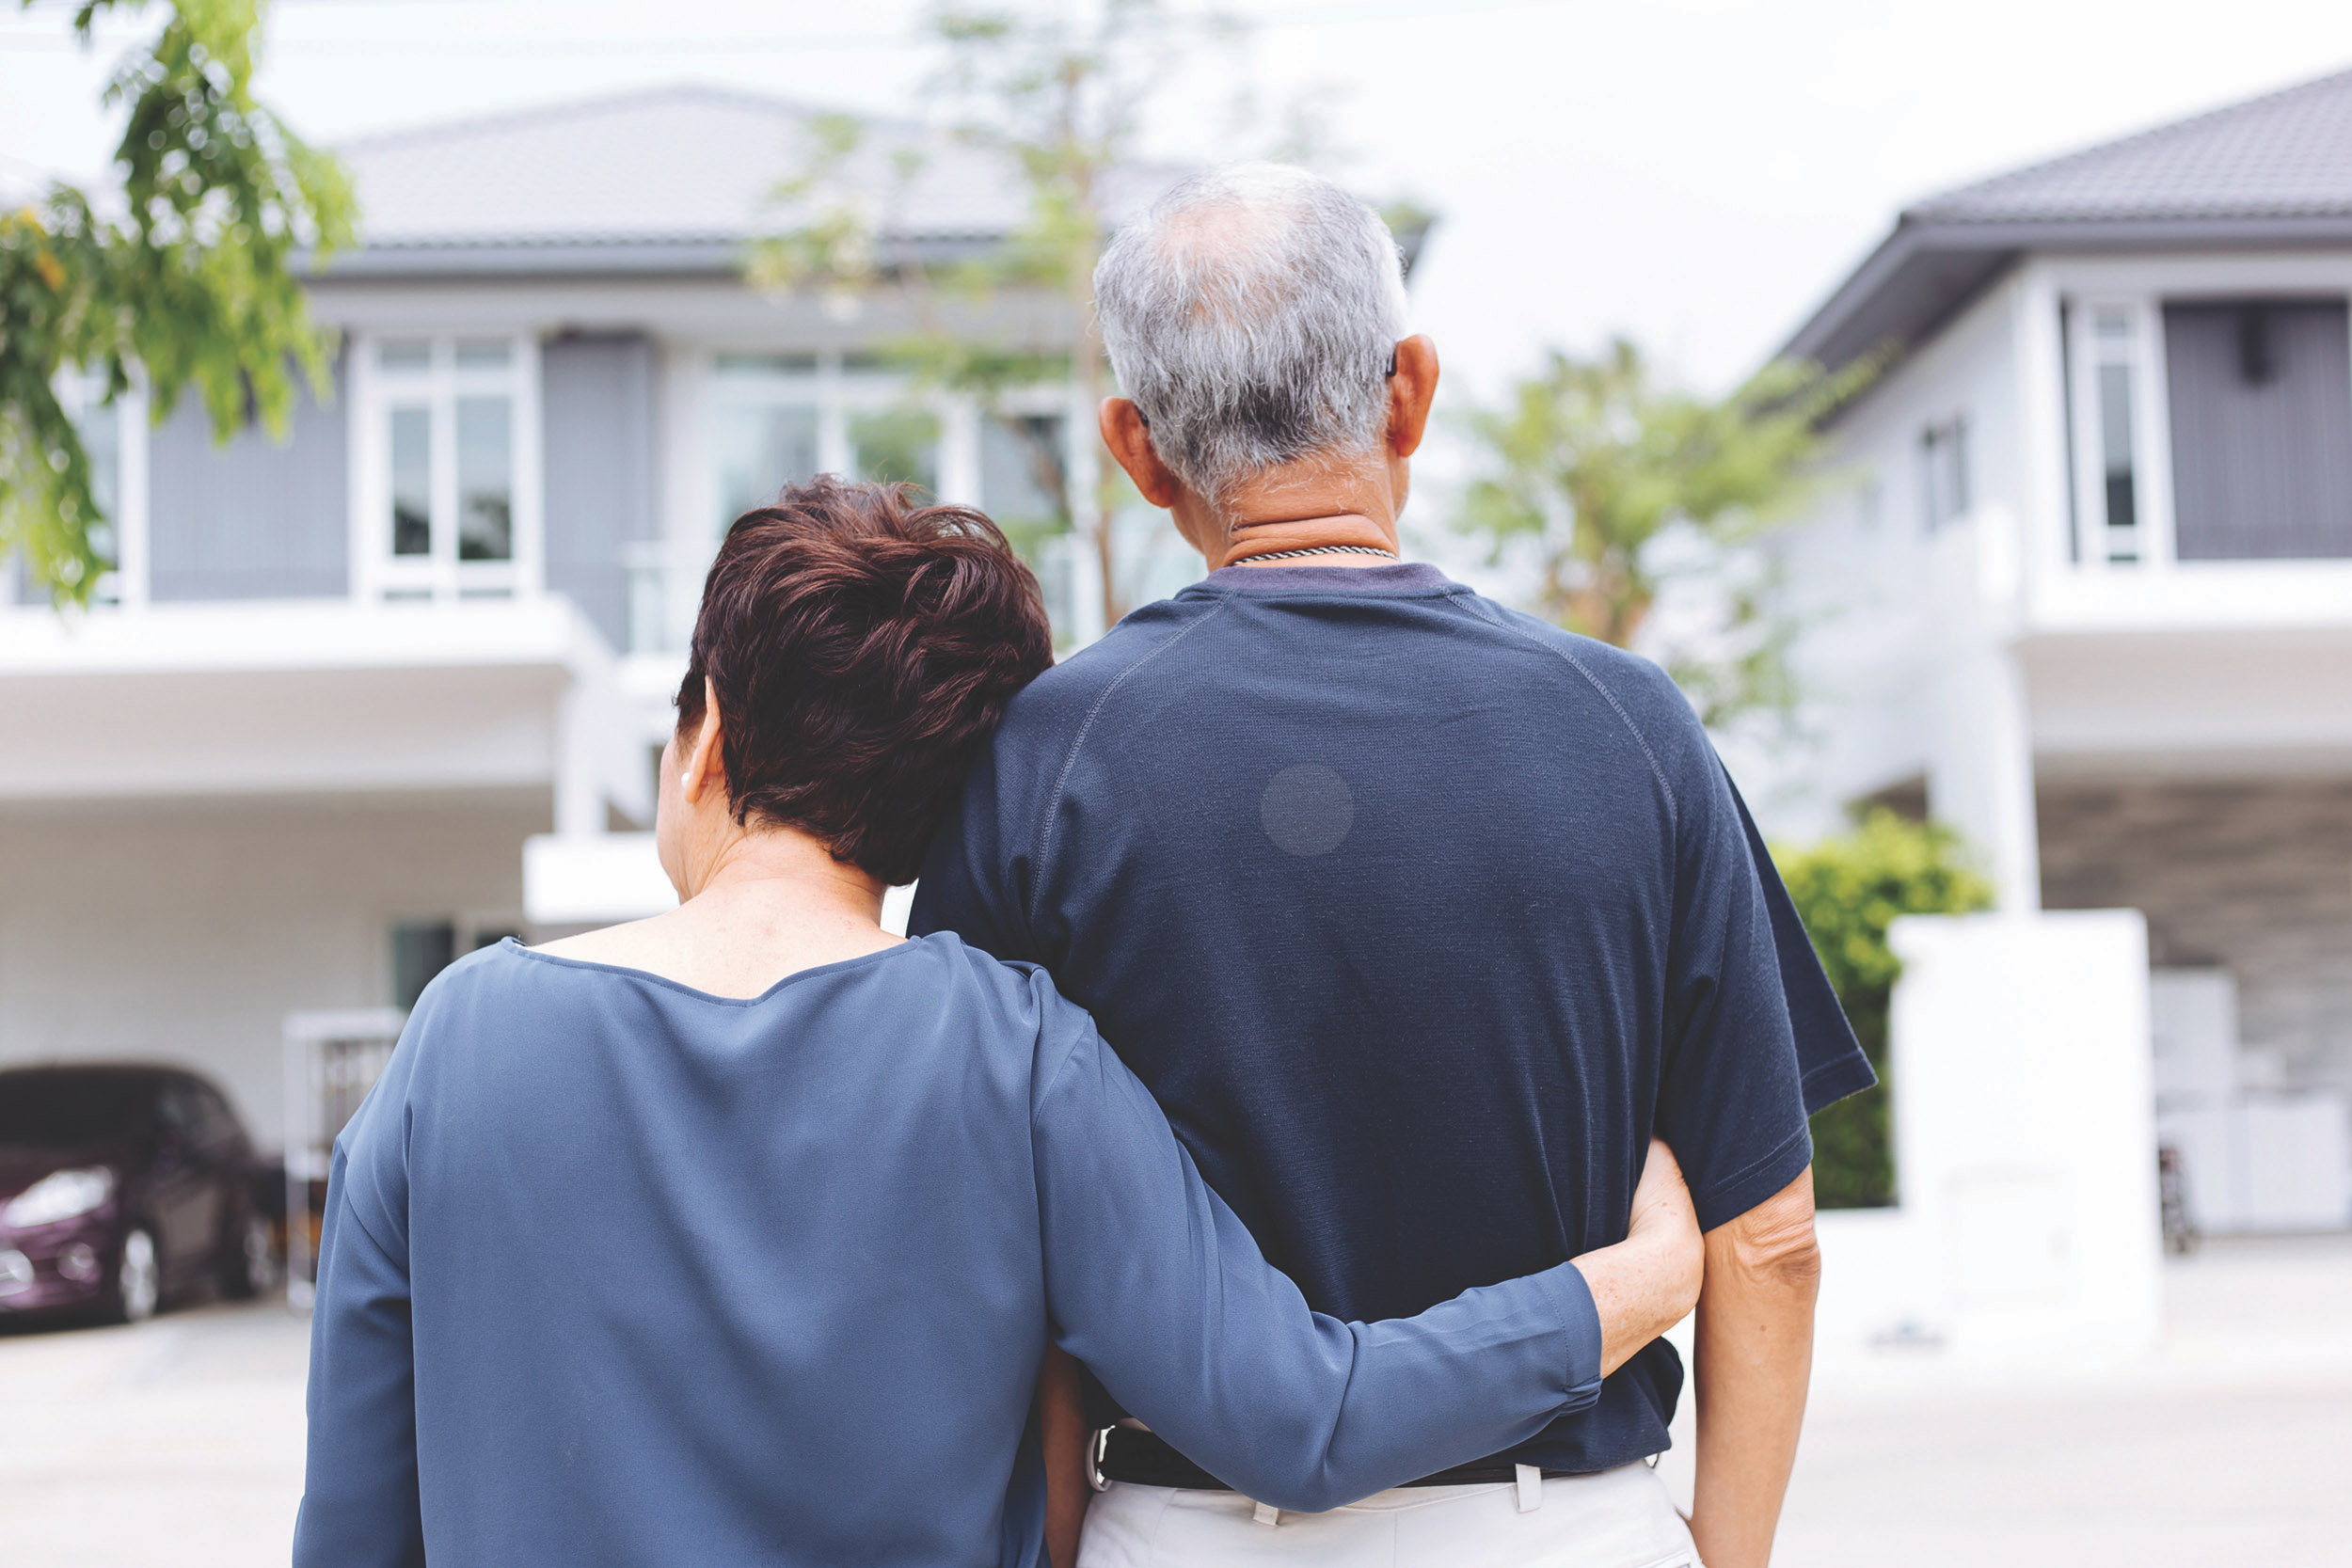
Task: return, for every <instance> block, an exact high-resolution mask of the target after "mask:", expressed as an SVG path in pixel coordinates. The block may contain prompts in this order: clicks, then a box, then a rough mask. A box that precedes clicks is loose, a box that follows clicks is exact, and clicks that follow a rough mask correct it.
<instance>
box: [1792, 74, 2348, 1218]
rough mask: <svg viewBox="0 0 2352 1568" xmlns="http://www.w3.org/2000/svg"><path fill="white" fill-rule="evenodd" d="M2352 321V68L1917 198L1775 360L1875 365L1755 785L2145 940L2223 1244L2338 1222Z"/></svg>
mask: <svg viewBox="0 0 2352 1568" xmlns="http://www.w3.org/2000/svg"><path fill="white" fill-rule="evenodd" d="M2348 299H2352V73H2346V74H2342V75H2336V76H2331V77H2328V78H2326V79H2323V80H2320V81H2315V82H2312V83H2309V84H2307V85H2304V86H2301V87H2294V88H2291V89H2289V90H2286V91H2283V92H2279V93H2276V94H2273V95H2270V96H2268V97H2265V98H2261V99H2257V100H2254V101H2252V102H2249V103H2238V104H2234V105H2233V106H2230V107H2227V108H2223V109H2220V110H2217V111H2216V112H2213V113H2210V114H2206V115H2202V116H2200V117H2198V118H2196V119H2188V120H2185V121H2182V122H2181V123H2178V124H2173V125H2167V126H2164V127H2161V128H2159V129H2156V130H2153V131H2149V132H2146V133H2144V134H2142V135H2135V136H2130V137H2127V138H2125V139H2123V140H2121V141H2117V142H2113V143H2109V144H2106V145H2104V146H2099V147H2094V148H2090V149H2089V150H2084V151H2080V152H2075V153H2073V154H2070V155H2068V156H2065V157H2061V158H2058V159H2055V160H2053V161H2051V162H2048V163H2044V164H2041V165H2037V166H2033V167H2029V168H2025V169H2020V170H2018V171H2016V172H2013V173H2009V174H2004V175H2000V176H1998V177H1996V178H1994V179H1990V180H1986V181H1983V182H1979V183H1976V184H1972V185H1968V186H1965V187H1963V188H1962V189H1959V190H1955V191H1951V192H1948V193H1947V194H1944V195H1940V196H1936V197H1933V198H1930V199H1928V200H1925V201H1922V202H1920V203H1918V204H1917V205H1916V206H1914V207H1912V208H1911V209H1909V210H1908V211H1906V212H1904V213H1903V214H1902V215H1901V217H1900V218H1899V221H1898V222H1897V224H1896V226H1895V229H1894V231H1893V232H1892V233H1891V234H1889V235H1888V236H1887V237H1886V238H1885V240H1884V241H1883V243H1882V244H1881V245H1879V246H1878V247H1877V248H1876V249H1875V250H1874V251H1872V252H1871V253H1870V254H1869V255H1868V256H1867V258H1866V259H1865V260H1864V261H1862V262H1861V264H1860V265H1858V266H1856V267H1855V268H1854V269H1853V270H1852V271H1851V273H1850V274H1849V275H1848V276H1847V277H1845V278H1844V279H1843V280H1842V281H1840V282H1839V283H1838V285H1837V286H1836V289H1835V290H1834V291H1833V292H1832V293H1830V295H1829V296H1828V298H1827V300H1826V301H1825V302H1824V303H1823V304H1822V305H1821V306H1820V309H1818V310H1816V311H1815V312H1814V313H1813V315H1812V316H1811V318H1810V319H1809V320H1807V321H1806V322H1805V323H1804V325H1803V326H1802V328H1800V329H1799V331H1798V332H1797V333H1796V335H1795V337H1794V338H1793V339H1792V340H1791V341H1789V343H1788V348H1787V352H1788V353H1789V354H1792V355H1796V356H1804V357H1809V358H1814V359H1818V360H1820V361H1821V362H1822V363H1824V364H1826V365H1829V366H1831V367H1836V366H1841V365H1846V364H1850V363H1851V362H1853V361H1854V360H1855V359H1856V358H1858V357H1859V356H1865V355H1869V354H1883V355H1886V356H1888V358H1887V362H1886V368H1885V369H1884V371H1883V373H1882V374H1881V375H1880V377H1879V378H1878V380H1877V381H1876V382H1875V383H1874V384H1873V385H1872V386H1871V388H1869V389H1868V391H1867V393H1866V394H1864V395H1863V396H1861V397H1860V398H1859V399H1858V400H1856V402H1854V403H1853V404H1851V406H1849V407H1848V408H1847V409H1845V410H1844V411H1843V412H1842V414H1841V415H1840V417H1839V418H1838V419H1837V420H1836V424H1835V426H1834V428H1833V430H1832V432H1831V435H1832V440H1833V446H1834V467H1835V470H1836V478H1837V482H1836V483H1834V484H1832V485H1831V486H1830V487H1829V488H1828V489H1827V490H1826V491H1825V492H1824V497H1823V499H1821V500H1820V502H1819V503H1818V504H1817V505H1816V506H1815V508H1814V510H1813V512H1812V514H1811V515H1809V516H1808V517H1807V518H1805V519H1804V522H1803V524H1802V526H1799V527H1797V528H1795V529H1792V530H1791V531H1788V533H1787V534H1786V535H1784V536H1783V537H1782V538H1781V539H1780V541H1779V546H1778V547H1779V551H1780V567H1781V571H1782V574H1783V579H1784V582H1785V584H1786V589H1787V593H1788V603H1789V607H1790V609H1791V610H1792V612H1793V613H1794V614H1795V616H1796V617H1797V619H1798V621H1799V623H1800V624H1801V625H1802V626H1804V632H1803V634H1802V636H1801V638H1800V640H1799V641H1798V643H1797V646H1796V649H1795V653H1794V656H1793V657H1795V659H1796V661H1797V668H1798V671H1799V673H1800V675H1801V678H1802V681H1803V683H1804V689H1806V690H1807V692H1808V712H1807V714H1806V716H1805V718H1806V726H1807V728H1809V729H1810V730H1811V731H1812V733H1813V734H1814V735H1815V736H1817V737H1818V745H1817V746H1816V747H1815V748H1814V749H1812V750H1809V751H1805V752H1800V753H1794V754H1792V755H1791V757H1790V758H1789V759H1788V762H1787V763H1786V764H1785V765H1784V767H1783V768H1782V769H1781V771H1780V776H1779V777H1778V778H1777V779H1776V780H1775V781H1774V782H1773V783H1772V785H1770V786H1768V787H1766V788H1764V789H1763V790H1762V791H1761V793H1764V794H1766V795H1771V796H1776V797H1777V803H1778V805H1779V806H1780V808H1781V810H1782V814H1783V816H1784V818H1785V819H1787V820H1790V821H1792V822H1803V823H1804V824H1806V825H1809V826H1812V827H1816V828H1824V827H1828V826H1831V825H1834V823H1835V821H1836V816H1837V814H1838V813H1839V811H1840V810H1842V809H1845V808H1850V807H1851V806H1853V805H1856V804H1859V803H1865V802H1874V801H1875V802H1881V803H1885V804H1890V805H1893V806H1895V807H1897V808H1898V809H1901V810H1905V811H1909V812H1912V813H1914V814H1919V813H1926V814H1931V815H1932V816H1935V817H1938V818H1941V819H1943V820H1945V821H1947V822H1949V823H1951V824H1952V825H1953V826H1955V827H1956V828H1958V829H1959V830H1960V831H1961V832H1963V834H1964V835H1965V837H1966V839H1967V840H1968V842H1969V844H1970V845H1971V846H1972V847H1973V848H1974V849H1975V851H1976V852H1977V854H1978V855H1979V858H1980V859H1981V861H1982V862H1983V863H1984V865H1985V867H1986V869H1987V870H1988V871H1989V872H1990V873H1991V874H1992V876H1993V879H1994V882H1995V884H1996V886H1997V889H1998V895H1999V898H2000V902H2001V905H2002V907H2003V908H2004V909H2005V910H2008V911H2020V912H2026V911H2040V910H2085V909H2094V908H2111V907H2122V908H2132V909H2137V910H2138V911H2142V912H2143V913H2144V915H2145V916H2146V920H2147V928H2148V933H2149V943H2150V952H2151V962H2152V965H2153V974H2152V979H2151V988H2150V997H2151V1006H2152V1021H2153V1023H2152V1026H2153V1034H2154V1088H2155V1092H2156V1095H2157V1106H2156V1110H2157V1126H2158V1129H2159V1136H2160V1137H2161V1138H2162V1139H2163V1140H2164V1141H2165V1142H2166V1143H2167V1144H2169V1145H2170V1146H2171V1147H2172V1148H2174V1149H2175V1150H2176V1151H2177V1152H2178V1153H2179V1154H2180V1156H2181V1157H2182V1159H2183V1161H2184V1163H2185V1167H2186V1170H2187V1176H2188V1180H2189V1186H2190V1195H2191V1207H2192V1211H2193V1212H2194V1213H2195V1214H2196V1215H2197V1217H2198V1218H2199V1219H2200V1220H2201V1223H2202V1224H2203V1225H2204V1226H2205V1227H2207V1228H2212V1229H2227V1228H2283V1227H2312V1226H2342V1225H2344V1224H2345V1223H2346V1218H2347V1211H2348V1210H2352V1200H2348V1199H2347V1193H2348V1192H2352V1180H2348V1178H2347V1172H2346V1168H2345V1166H2346V1162H2347V1156H2346V1138H2347V1132H2346V1105H2347V1101H2348V1099H2352V333H2348V332H2347V326H2346V306H2347V300H2348ZM1897 1070H1898V1072H1899V1071H1900V1067H1899V1065H1898V1068H1897Z"/></svg>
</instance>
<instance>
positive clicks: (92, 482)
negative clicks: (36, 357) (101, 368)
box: [0, 373, 137, 605]
mask: <svg viewBox="0 0 2352 1568" xmlns="http://www.w3.org/2000/svg"><path fill="white" fill-rule="evenodd" d="M130 401H131V400H130V399H128V398H125V399H120V400H118V401H116V402H113V403H109V402H107V401H106V383H105V381H104V379H103V377H100V376H95V375H79V374H73V373H68V374H66V375H64V376H61V377H60V378H59V379H58V382H57V402H58V404H60V405H61V406H62V407H63V408H64V409H65V413H66V417H67V418H68V419H70V420H72V421H73V429H74V432H75V434H77V435H78V436H81V438H82V451H83V454H84V455H85V456H87V458H88V459H89V486H90V498H91V499H93V500H95V501H97V503H98V522H97V524H96V525H95V526H94V527H92V528H91V530H90V546H91V547H92V548H93V549H94V550H96V551H97V553H98V558H99V559H100V560H101V561H103V562H106V566H107V569H106V570H104V571H103V572H102V573H101V574H100V576H99V578H98V581H97V583H96V585H95V586H94V587H93V588H92V590H91V592H90V602H91V603H92V604H119V603H121V602H122V578H121V575H120V572H119V567H120V566H121V564H122V542H121V537H120V532H119V527H118V525H119V521H120V518H121V512H122V460H123V420H124V417H125V413H126V409H127V405H128V404H129V403H130ZM133 439H137V436H136V435H135V434H134V436H133ZM0 567H5V568H7V569H8V572H7V576H6V577H0V603H6V602H7V601H8V599H10V598H13V599H14V600H15V601H16V602H17V603H19V604H43V605H45V604H47V603H48V602H49V592H48V590H47V589H45V588H42V587H40V585H38V584H37V583H35V582H34V580H33V574H32V569H31V567H30V566H29V565H28V564H26V563H25V562H24V561H23V560H21V559H19V560H16V561H14V562H10V561H8V559H7V558H5V557H0ZM11 588H13V592H10V590H11Z"/></svg>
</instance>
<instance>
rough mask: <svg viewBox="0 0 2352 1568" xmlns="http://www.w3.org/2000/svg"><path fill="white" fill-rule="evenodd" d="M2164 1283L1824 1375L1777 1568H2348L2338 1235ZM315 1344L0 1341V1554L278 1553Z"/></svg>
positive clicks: (84, 1562)
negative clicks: (2128, 1316)
mask: <svg viewBox="0 0 2352 1568" xmlns="http://www.w3.org/2000/svg"><path fill="white" fill-rule="evenodd" d="M2165 1283H2166V1294H2167V1302H2168V1314H2167V1322H2168V1328H2167V1332H2166V1337H2165V1342H2164V1345H2163V1347H2162V1349H2161V1350H2160V1351H2159V1352H2158V1353H2157V1354H2153V1355H2151V1356H2147V1357H2143V1358H2140V1359H2138V1360H2136V1361H2133V1362H2130V1363H2128V1364H2123V1365H2110V1366H2106V1367H2097V1368H2072V1369H2070V1368H2044V1369H2039V1370H2016V1369H2011V1370H2001V1371H1986V1370H1981V1369H1978V1370H1962V1369H1955V1368H1949V1367H1944V1366H1939V1365H1937V1364H1935V1363H1933V1362H1932V1361H1920V1360H1918V1359H1916V1358H1915V1357H1904V1356H1899V1355H1898V1356H1891V1357H1890V1358H1889V1359H1888V1360H1887V1361H1886V1362H1885V1363H1883V1364H1882V1365H1851V1366H1846V1367H1840V1368H1836V1369H1824V1370H1823V1373H1822V1376H1821V1378H1820V1383H1819V1386H1817V1389H1816V1392H1815V1396H1814V1403H1813V1417H1812V1419H1811V1421H1810V1422H1809V1423H1808V1425H1807V1428H1806V1436H1805V1444H1804V1453H1803V1454H1802V1456H1801V1457H1800V1459H1799V1462H1798V1469H1797V1479H1796V1482H1795V1484H1794V1487H1793V1488H1792V1490H1791V1493H1790V1497H1789V1507H1788V1518H1787V1521H1786V1524H1785V1526H1784V1528H1783V1530H1782V1535H1781V1543H1782V1544H1781V1549H1780V1551H1779V1553H1778V1555H1777V1557H1776V1559H1775V1560H1776V1562H1778V1563H1779V1564H1781V1565H1782V1568H1885V1565H1887V1564H1889V1563H1899V1564H1902V1565H1903V1568H1961V1565H1963V1564H1964V1565H1966V1568H2093V1565H2104V1564H2106V1563H2130V1564H2133V1565H2134V1568H2234V1565H2236V1564H2241V1563H2260V1564H2263V1565H2264V1568H2305V1565H2309V1568H2320V1565H2326V1568H2340V1565H2341V1564H2343V1563H2344V1562H2345V1561H2347V1560H2352V1557H2348V1556H2347V1547H2346V1545H2345V1543H2346V1542H2352V1486H2347V1485H2346V1484H2345V1483H2344V1477H2345V1476H2347V1475H2352V1237H2341V1236H2339V1237H2324V1238H2310V1239H2295V1240H2280V1241H2266V1242H2229V1243H2209V1244H2208V1246H2207V1248H2206V1249H2205V1250H2204V1251H2203V1252H2201V1253H2200V1254H2199V1255H2197V1256H2196V1257H2193V1258H2190V1259H2180V1260H2176V1261H2174V1262H2173V1263H2171V1264H2169V1266H2168V1268H2167V1271H2166V1281H2165ZM306 1332H307V1331H306V1328H305V1325H304V1324H303V1323H302V1322H301V1321H300V1320H297V1319H295V1318H293V1317H290V1316H289V1315H288V1314H287V1313H286V1311H285V1310H284V1308H283V1307H277V1306H262V1307H203V1308H199V1309H197V1310H194V1311H188V1312H182V1313H174V1314H170V1315H168V1316H166V1317H163V1318H160V1319H158V1320H156V1321H155V1322H152V1323H144V1324H141V1325H140V1326H138V1327H135V1328H114V1329H75V1330H70V1331H57V1332H39V1333H35V1332H24V1331H22V1330H18V1331H14V1332H9V1333H0V1414H5V1416H6V1419H5V1420H0V1562H6V1563H8V1564H10V1565H15V1564H20V1563H21V1564H24V1565H25V1568H159V1565H165V1564H168V1565H171V1568H259V1565H273V1568H274V1565H277V1564H281V1563H283V1562H284V1561H285V1560H286V1553H287V1542H288V1539H289V1536H290V1534H291V1531H292V1528H293V1523H294V1505H295V1502H296V1501H297V1499H298V1498H299V1497H300V1495H301V1490H302V1379H303V1370H304V1362H305V1349H306V1338H305V1336H306ZM1669 1464H1670V1465H1672V1464H1673V1461H1672V1460H1671V1459H1670V1460H1669Z"/></svg>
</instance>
